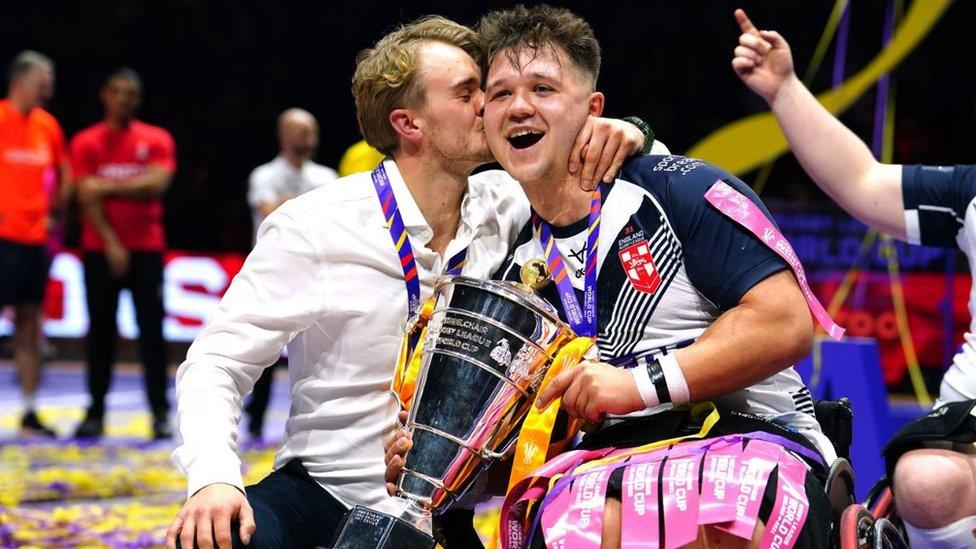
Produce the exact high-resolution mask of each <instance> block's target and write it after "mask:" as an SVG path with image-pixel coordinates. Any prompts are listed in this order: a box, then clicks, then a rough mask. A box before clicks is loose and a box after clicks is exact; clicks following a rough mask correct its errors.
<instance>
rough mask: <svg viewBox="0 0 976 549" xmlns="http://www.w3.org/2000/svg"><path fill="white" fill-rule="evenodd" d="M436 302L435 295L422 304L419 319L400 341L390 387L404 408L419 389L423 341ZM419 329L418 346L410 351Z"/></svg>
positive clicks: (406, 408) (404, 408)
mask: <svg viewBox="0 0 976 549" xmlns="http://www.w3.org/2000/svg"><path fill="white" fill-rule="evenodd" d="M436 304H437V303H436V301H435V300H434V297H433V296H431V297H429V298H427V300H426V301H424V304H423V305H421V306H420V312H419V313H418V314H417V319H416V320H415V321H414V323H413V324H411V325H410V327H409V328H408V329H407V333H406V335H404V336H403V339H402V340H401V342H400V354H399V355H398V356H397V364H396V370H395V371H394V372H393V383H392V385H391V386H390V389H391V390H392V391H393V393H394V394H396V395H397V398H398V399H399V400H400V408H401V409H403V410H409V409H410V405H411V404H412V403H413V393H414V391H416V389H417V377H418V376H419V375H420V359H421V358H423V356H424V345H423V342H424V340H425V339H427V323H428V322H430V315H431V314H433V313H434V306H435V305H436ZM417 330H420V337H419V338H418V339H417V342H418V343H417V347H415V348H414V349H413V352H410V349H409V348H408V347H409V343H410V339H411V338H412V337H413V334H415V333H417ZM408 354H409V355H410V356H409V357H408V356H407V355H408Z"/></svg>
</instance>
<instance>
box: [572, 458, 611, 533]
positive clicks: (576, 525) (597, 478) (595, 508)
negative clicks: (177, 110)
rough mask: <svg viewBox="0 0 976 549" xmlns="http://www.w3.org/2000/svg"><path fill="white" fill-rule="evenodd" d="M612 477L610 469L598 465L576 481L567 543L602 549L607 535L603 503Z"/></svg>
mask: <svg viewBox="0 0 976 549" xmlns="http://www.w3.org/2000/svg"><path fill="white" fill-rule="evenodd" d="M609 478H610V471H609V470H608V469H597V470H595V471H593V472H590V473H586V474H584V475H583V476H581V477H579V478H577V479H576V480H575V481H574V482H573V488H572V491H571V493H570V498H569V499H570V501H571V502H572V503H570V504H569V531H568V532H567V534H566V547H574V548H575V547H579V548H581V549H586V548H594V549H599V547H600V540H601V539H602V538H603V505H604V503H605V502H606V494H607V480H609Z"/></svg>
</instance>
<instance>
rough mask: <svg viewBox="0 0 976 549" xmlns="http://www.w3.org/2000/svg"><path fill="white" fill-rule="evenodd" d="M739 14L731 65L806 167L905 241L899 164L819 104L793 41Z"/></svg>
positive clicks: (861, 214) (841, 200) (866, 217)
mask: <svg viewBox="0 0 976 549" xmlns="http://www.w3.org/2000/svg"><path fill="white" fill-rule="evenodd" d="M735 18H736V21H737V22H738V23H739V28H740V30H741V31H742V34H741V35H740V36H739V45H738V46H737V47H736V48H735V57H734V58H733V59H732V68H733V69H734V70H735V72H736V74H738V75H739V78H740V79H742V81H743V82H744V83H745V84H746V86H748V87H749V89H751V90H752V91H754V92H756V93H757V94H758V95H759V96H760V97H762V98H763V99H764V100H765V101H766V103H768V104H769V107H770V108H771V109H772V111H773V114H774V115H775V116H776V120H777V122H779V125H780V127H781V128H782V129H783V133H784V135H785V136H786V140H787V141H788V142H789V144H790V148H791V149H792V150H793V154H794V155H795V156H796V158H797V160H798V161H799V162H800V165H801V166H803V169H804V170H805V171H806V172H807V174H809V175H810V177H811V178H812V179H813V180H814V182H815V183H816V184H817V186H819V187H820V188H821V189H823V191H824V192H825V193H827V194H828V195H829V196H830V198H831V199H833V200H834V201H835V202H837V204H838V205H840V207H842V208H844V210H846V211H847V212H848V213H850V214H851V215H852V216H854V217H856V218H857V219H859V220H861V221H863V222H864V223H867V224H868V225H870V226H871V227H872V228H875V229H877V230H879V231H881V232H884V233H887V234H890V235H892V236H894V237H896V238H899V239H902V240H904V239H905V213H904V203H903V199H902V168H901V166H898V165H893V164H882V163H880V162H878V161H877V160H875V158H874V156H873V155H872V154H871V151H870V150H868V147H867V146H866V145H865V144H864V142H863V141H861V139H860V138H859V137H858V136H856V135H854V133H853V132H852V131H851V130H849V129H848V128H847V127H845V126H844V125H843V124H841V122H840V121H839V120H837V118H835V117H834V116H833V115H832V114H830V113H829V112H827V110H826V109H825V108H823V106H822V105H820V103H819V102H818V101H817V99H816V98H815V97H814V96H813V94H811V93H810V90H808V89H807V88H806V86H804V85H803V83H802V82H801V81H800V79H799V78H797V76H796V73H795V72H794V70H793V56H792V54H791V53H790V46H789V44H788V43H787V42H786V40H785V39H784V38H783V37H782V36H780V34H779V33H777V32H776V31H767V30H758V29H757V28H756V27H755V25H753V23H752V21H750V20H749V17H748V16H747V15H746V13H745V12H744V11H742V10H736V11H735Z"/></svg>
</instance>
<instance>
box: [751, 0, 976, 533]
mask: <svg viewBox="0 0 976 549" xmlns="http://www.w3.org/2000/svg"><path fill="white" fill-rule="evenodd" d="M735 17H736V19H737V21H738V23H739V27H740V30H741V31H742V34H741V35H740V37H739V45H738V46H737V47H736V48H735V56H734V58H733V60H732V67H733V69H734V70H735V72H736V74H738V75H739V77H740V78H741V79H742V81H743V82H745V84H746V85H747V86H748V87H749V88H750V89H751V90H752V91H754V92H756V93H757V94H758V95H760V96H761V97H762V98H763V99H765V100H766V102H767V103H768V104H769V106H770V108H771V110H772V112H773V114H774V115H775V116H776V120H777V121H778V122H779V125H780V127H781V128H782V129H783V133H784V134H785V135H786V139H787V140H788V141H789V144H790V148H791V149H792V150H793V154H794V155H796V159H797V160H798V161H799V162H800V164H801V165H802V166H803V169H804V170H806V172H807V173H808V174H809V175H810V178H811V179H813V181H814V182H815V183H816V184H817V185H818V186H819V187H820V188H821V189H823V190H824V192H826V193H827V194H828V195H829V196H830V197H831V198H832V199H834V200H835V201H836V202H837V204H838V205H839V206H840V207H842V208H844V210H845V211H847V212H848V213H850V214H851V215H852V216H854V217H856V218H857V219H859V220H860V221H862V222H864V223H866V224H868V225H870V226H871V227H872V228H874V229H875V230H877V231H880V232H883V233H886V234H889V235H891V236H893V237H895V238H898V239H900V240H904V241H907V242H909V243H912V244H924V245H926V246H940V247H949V248H953V247H959V248H960V249H961V250H962V251H963V252H964V253H965V254H966V256H967V257H968V258H969V264H970V271H973V272H976V263H974V262H976V238H974V236H976V208H974V207H973V204H974V201H976V167H974V166H972V165H969V166H953V167H948V166H945V167H937V166H900V165H897V164H883V163H881V162H878V161H877V160H876V159H875V158H874V156H873V155H872V154H871V151H870V150H869V149H868V147H867V146H866V145H865V144H864V142H863V141H861V139H860V138H859V137H858V136H857V135H855V134H854V133H853V132H851V131H850V130H849V129H847V128H846V127H845V126H844V125H843V124H842V123H841V122H840V121H839V120H837V119H836V118H835V117H834V116H833V115H831V114H830V113H829V112H827V110H826V109H824V108H823V107H822V106H821V105H820V103H818V102H817V99H816V98H815V97H814V96H813V94H811V93H810V91H809V90H808V89H807V88H806V87H805V86H804V85H803V83H802V82H801V81H800V79H799V78H797V76H796V74H795V73H794V71H793V56H792V54H791V53H790V46H789V44H788V43H787V42H786V40H785V39H784V38H783V37H782V36H781V35H780V34H779V33H777V32H776V31H768V30H763V31H760V30H758V29H757V28H756V26H755V25H753V23H752V21H750V20H749V17H748V16H746V14H745V12H744V11H742V10H737V11H736V13H735ZM969 312H970V315H973V321H972V322H971V324H970V328H969V330H968V331H967V333H966V334H965V343H964V344H963V346H962V348H961V349H960V350H959V352H958V353H957V354H956V355H955V356H954V357H953V359H952V364H950V365H949V368H948V370H947V371H946V373H945V376H944V377H943V378H942V384H941V386H940V387H939V398H938V400H936V402H935V406H934V407H933V411H932V412H931V413H929V414H927V415H926V416H923V417H922V418H920V419H919V420H917V421H915V422H913V423H911V424H909V425H907V426H906V427H905V428H903V429H902V430H901V431H899V432H898V433H897V434H896V435H895V437H894V438H893V439H892V441H891V442H889V444H888V446H887V447H886V450H885V458H886V461H887V467H888V474H889V479H890V480H891V481H892V489H893V490H894V494H895V501H896V502H897V504H898V514H899V516H900V517H901V518H902V520H903V522H904V524H905V526H906V530H907V532H908V537H909V540H910V541H911V542H912V544H913V545H916V546H918V547H972V546H973V544H974V543H976V458H974V456H973V453H974V450H973V440H974V439H976V420H974V419H973V416H972V415H971V412H972V410H973V408H974V407H976V347H974V346H973V333H974V332H976V314H974V312H976V285H974V286H973V290H972V292H971V293H970V296H969ZM868 481H869V482H870V481H871V479H868Z"/></svg>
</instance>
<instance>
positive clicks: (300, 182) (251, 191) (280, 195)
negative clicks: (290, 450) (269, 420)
mask: <svg viewBox="0 0 976 549" xmlns="http://www.w3.org/2000/svg"><path fill="white" fill-rule="evenodd" d="M278 146H279V147H280V152H279V153H278V156H276V157H275V158H274V160H272V161H271V162H268V163H267V164H262V165H260V166H258V167H257V168H254V171H252V172H251V177H250V178H249V179H248V189H247V202H248V204H249V205H250V206H251V215H252V219H253V222H254V234H255V235H257V230H258V227H259V226H261V222H262V221H264V218H266V217H268V215H270V214H271V212H273V211H275V209H277V208H278V206H281V205H282V204H284V203H285V201H287V200H290V199H292V198H295V197H296V196H298V195H300V194H303V193H306V192H308V191H310V190H312V189H315V188H317V187H320V186H322V185H323V184H325V183H328V182H329V181H332V180H334V179H337V178H338V177H339V175H338V174H337V173H336V171H335V170H333V169H332V168H329V167H327V166H323V165H321V164H316V163H315V162H314V161H312V158H313V157H314V156H315V151H316V150H317V149H318V146H319V125H318V122H316V120H315V117H314V116H312V113H310V112H308V111H306V110H304V109H297V108H292V109H288V110H286V111H284V112H283V113H281V114H280V115H278ZM255 238H256V237H255ZM283 360H285V358H284V357H282V359H281V360H279V361H278V362H279V363H281V362H282V361H283ZM274 371H275V368H274V367H271V368H266V369H265V370H264V372H263V373H262V374H261V377H260V378H259V379H258V381H257V383H255V384H254V390H253V391H252V392H251V401H250V402H249V403H248V405H247V407H246V408H245V410H244V411H245V412H246V413H247V416H248V420H249V421H248V428H247V431H248V434H250V435H251V437H252V438H261V433H262V432H263V430H264V414H265V411H266V410H267V409H268V400H269V399H270V398H271V382H272V380H273V379H274Z"/></svg>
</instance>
